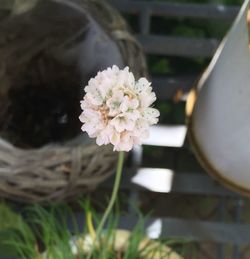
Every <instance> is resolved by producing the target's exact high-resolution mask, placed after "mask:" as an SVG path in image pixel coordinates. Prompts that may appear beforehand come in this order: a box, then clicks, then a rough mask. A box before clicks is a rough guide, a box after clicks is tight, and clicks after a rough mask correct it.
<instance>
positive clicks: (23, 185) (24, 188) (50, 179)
mask: <svg viewBox="0 0 250 259" xmlns="http://www.w3.org/2000/svg"><path fill="white" fill-rule="evenodd" d="M18 1H19V0H18ZM18 1H10V2H13V5H10V4H9V5H10V13H12V15H15V13H18V10H19V9H18V8H19V7H18V4H17V3H18ZM42 1H43V0H42ZM50 1H55V2H58V3H65V4H68V3H70V4H72V3H73V4H74V5H75V6H76V7H77V8H85V10H87V11H88V12H89V13H91V15H92V16H93V17H96V20H97V22H99V23H101V24H102V26H103V28H104V29H105V30H106V31H107V33H108V34H109V36H110V37H111V38H112V39H114V40H115V42H116V43H117V45H118V46H119V49H120V51H121V53H122V56H123V59H124V63H125V64H126V65H128V66H129V67H130V68H131V70H132V71H133V72H134V73H135V76H136V77H139V76H146V75H147V69H146V62H145V58H144V54H143V51H142V48H141V46H140V44H138V42H137V41H136V40H135V39H134V37H133V36H132V35H131V34H130V32H129V29H128V27H127V25H126V23H125V21H124V20H123V18H122V17H121V16H120V15H119V14H118V13H117V12H116V11H115V10H113V9H112V8H111V7H110V6H109V5H107V4H106V3H105V2H104V1H102V0H100V1H99V0H69V1H66V0H50ZM10 2H9V3H10ZM36 2H39V0H38V1H36ZM19 3H25V5H24V7H25V8H24V9H29V3H32V7H33V5H34V1H30V0H26V1H25V0H22V1H19ZM0 8H1V6H0ZM5 8H6V6H5ZM11 8H15V10H14V9H13V10H11ZM16 8H17V9H16ZM20 10H21V11H22V12H23V11H25V10H23V8H20ZM13 13H14V14H13ZM1 78H4V72H2V71H1V73H0V79H1ZM7 85H8V84H7ZM1 88H2V89H1ZM7 90H8V89H7ZM7 90H6V89H3V87H2V86H1V85H0V97H1V96H3V95H4V93H5V91H7ZM2 105H3V103H2ZM76 138H79V136H77V137H76ZM72 143H74V144H72ZM116 161H117V153H116V152H113V151H112V147H111V146H102V147H98V146H97V145H96V144H93V143H89V142H88V144H86V141H85V144H82V143H80V142H78V141H75V140H74V139H72V140H70V141H69V142H66V143H64V144H53V143H49V144H47V145H44V146H42V147H40V148H32V149H22V148H19V147H16V146H14V145H13V144H11V143H10V142H9V141H7V140H6V139H3V138H0V197H4V198H8V199H12V200H18V201H22V202H50V201H61V200H65V199H69V198H71V197H73V196H75V195H78V194H82V193H85V192H88V191H90V190H93V189H95V188H96V187H97V185H98V184H100V183H101V182H102V181H104V180H105V179H106V178H107V177H109V176H110V175H111V174H112V173H114V171H115V165H116Z"/></svg>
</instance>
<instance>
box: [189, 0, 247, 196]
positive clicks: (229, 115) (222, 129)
mask: <svg viewBox="0 0 250 259" xmlns="http://www.w3.org/2000/svg"><path fill="white" fill-rule="evenodd" d="M247 17H248V18H247ZM248 23H249V0H247V1H245V2H244V4H243V5H242V8H241V10H240V12H239V14H238V17H237V18H236V20H235V22H234V24H233V26H232V28H231V30H230V31H229V33H228V35H227V36H226V37H225V39H224V40H223V41H222V43H221V45H220V46H219V48H218V50H217V52H216V53H215V56H214V58H213V59H212V61H211V63H210V65H209V67H208V69H207V70H206V72H205V73H204V74H203V76H202V78H201V80H200V81H199V83H198V85H197V100H196V103H195V105H194V109H193V113H192V115H191V118H190V121H189V136H190V140H191V143H192V144H193V147H194V151H195V153H196V155H197V157H198V158H199V160H200V162H201V164H202V165H203V166H204V168H205V169H206V170H207V171H208V172H209V173H210V174H211V175H212V176H214V177H215V178H216V179H217V180H219V181H220V182H221V183H222V184H224V185H226V186H228V187H229V188H231V189H233V190H235V191H238V192H240V193H241V194H245V195H248V196H250V49H249V30H248V28H249V25H248ZM191 99H192V98H190V100H191ZM187 106H188V107H189V108H190V102H188V103H187Z"/></svg>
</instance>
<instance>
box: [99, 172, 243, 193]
mask: <svg viewBox="0 0 250 259" xmlns="http://www.w3.org/2000/svg"><path fill="white" fill-rule="evenodd" d="M153 170H154V168H153V169H152V172H154V171H153ZM167 170H168V169H167ZM166 173H168V172H166ZM136 175H137V174H136V172H135V171H134V170H131V169H126V170H124V173H123V175H122V180H121V189H123V190H131V189H134V188H139V189H146V190H150V191H154V192H155V191H157V190H159V189H160V188H162V186H159V184H158V185H157V186H155V183H157V182H155V183H154V182H153V181H152V182H151V183H150V185H149V184H145V183H143V182H141V184H140V183H139V180H138V179H137V180H135V179H136ZM140 177H141V176H140ZM155 177H156V178H155V179H156V180H157V177H158V176H157V174H155ZM158 179H159V178H158ZM113 183H114V176H112V177H110V178H109V179H107V180H106V181H105V182H104V183H102V186H103V187H106V188H112V186H113ZM163 184H164V183H163ZM170 192H171V193H180V194H197V195H215V196H222V197H235V198H238V197H240V196H239V195H238V194H237V193H235V192H231V191H230V190H228V189H226V188H225V187H223V186H222V185H221V184H219V183H218V182H216V181H215V180H213V179H212V178H211V177H210V176H208V175H207V174H206V173H205V172H197V173H189V172H174V175H173V182H172V185H171V189H170V190H165V191H164V190H163V189H161V193H170Z"/></svg>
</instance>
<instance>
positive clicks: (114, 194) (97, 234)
mask: <svg viewBox="0 0 250 259" xmlns="http://www.w3.org/2000/svg"><path fill="white" fill-rule="evenodd" d="M123 162H124V152H123V151H120V152H119V155H118V162H117V167H116V175H115V182H114V186H113V190H112V194H111V198H110V201H109V204H108V207H107V208H106V210H105V212H104V214H103V216H102V218H101V221H100V223H99V225H98V228H97V231H96V232H95V230H94V227H93V224H92V216H91V213H89V214H88V213H87V226H88V230H89V233H90V236H91V237H92V238H93V241H94V243H95V244H96V242H98V240H99V239H100V236H101V232H102V231H103V228H104V225H105V223H106V221H107V219H108V216H109V214H110V212H111V211H112V208H113V207H114V204H115V201H116V198H117V194H118V191H119V187H120V182H121V176H122V168H123ZM93 249H94V246H93V247H92V251H93ZM92 251H91V253H89V255H88V257H87V259H89V258H91V254H92Z"/></svg>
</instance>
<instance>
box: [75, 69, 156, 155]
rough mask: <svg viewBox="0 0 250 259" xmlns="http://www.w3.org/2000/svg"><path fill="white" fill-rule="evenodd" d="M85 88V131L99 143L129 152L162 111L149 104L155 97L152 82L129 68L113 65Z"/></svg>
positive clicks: (83, 117)
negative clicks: (121, 68)
mask: <svg viewBox="0 0 250 259" xmlns="http://www.w3.org/2000/svg"><path fill="white" fill-rule="evenodd" d="M84 90H85V92H86V95H85V96H84V98H83V100H82V101H81V108H82V110H83V112H82V114H81V115H80V117H79V119H80V121H81V122H82V123H83V125H82V131H86V132H87V133H88V135H89V136H90V137H91V138H96V143H97V144H98V145H107V144H110V143H111V144H112V145H113V146H114V150H116V151H129V150H131V149H132V148H133V146H134V145H136V144H141V141H142V140H143V139H145V138H147V137H148V136H149V126H150V125H153V124H156V123H157V122H158V117H159V116H160V113H159V111H158V110H157V109H154V108H151V107H150V106H151V105H152V104H153V102H154V101H155V100H156V96H155V93H154V92H152V87H151V84H150V83H149V82H148V80H147V79H146V78H140V79H139V80H138V81H135V78H134V75H133V74H132V73H131V72H129V68H128V67H125V68H124V69H123V70H119V68H118V67H117V66H115V65H114V66H113V67H112V68H111V67H109V68H107V69H106V70H104V71H102V72H98V74H97V75H96V77H95V78H91V79H90V80H89V82H88V85H87V86H86V87H85V89H84Z"/></svg>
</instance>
